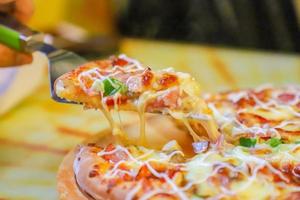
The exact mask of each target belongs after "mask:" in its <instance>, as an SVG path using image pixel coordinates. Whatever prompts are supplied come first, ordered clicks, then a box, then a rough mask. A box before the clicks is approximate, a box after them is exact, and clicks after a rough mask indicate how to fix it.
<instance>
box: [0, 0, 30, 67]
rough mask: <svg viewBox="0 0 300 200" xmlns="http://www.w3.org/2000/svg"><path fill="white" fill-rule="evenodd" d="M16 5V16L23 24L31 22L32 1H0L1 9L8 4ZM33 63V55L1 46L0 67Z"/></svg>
mask: <svg viewBox="0 0 300 200" xmlns="http://www.w3.org/2000/svg"><path fill="white" fill-rule="evenodd" d="M12 2H13V3H15V9H14V13H11V14H12V15H14V16H15V17H16V18H17V19H18V20H20V21H21V22H22V23H25V22H26V21H28V20H29V18H30V17H31V15H32V13H33V2H32V0H0V7H1V6H4V5H5V4H7V3H12ZM31 62H32V55H29V54H25V53H18V52H16V51H13V50H11V49H9V48H8V47H6V46H3V45H1V44H0V67H5V66H6V67H7V66H17V65H24V64H28V63H31Z"/></svg>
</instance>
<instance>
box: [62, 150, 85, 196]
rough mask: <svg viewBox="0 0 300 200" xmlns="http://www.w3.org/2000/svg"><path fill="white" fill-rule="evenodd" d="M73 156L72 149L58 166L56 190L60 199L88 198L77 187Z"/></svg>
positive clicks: (73, 151)
mask: <svg viewBox="0 0 300 200" xmlns="http://www.w3.org/2000/svg"><path fill="white" fill-rule="evenodd" d="M74 158H75V150H72V151H70V152H69V153H68V154H67V155H66V156H65V158H64V160H63V161H62V163H61V164H60V166H59V169H58V173H57V190H58V193H59V199H60V200H70V199H72V200H88V198H86V197H85V196H84V195H83V194H82V192H81V191H80V190H79V189H78V187H77V184H76V181H75V177H74V171H73V162H74Z"/></svg>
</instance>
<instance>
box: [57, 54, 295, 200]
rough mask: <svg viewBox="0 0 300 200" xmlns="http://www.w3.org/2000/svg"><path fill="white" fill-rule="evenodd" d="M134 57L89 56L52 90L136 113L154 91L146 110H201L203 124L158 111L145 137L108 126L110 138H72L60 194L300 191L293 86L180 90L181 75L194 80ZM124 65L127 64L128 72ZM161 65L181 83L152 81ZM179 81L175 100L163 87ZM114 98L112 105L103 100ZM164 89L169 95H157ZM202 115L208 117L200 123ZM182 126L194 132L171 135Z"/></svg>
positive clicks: (283, 194)
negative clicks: (133, 138) (110, 83)
mask: <svg viewBox="0 0 300 200" xmlns="http://www.w3.org/2000/svg"><path fill="white" fill-rule="evenodd" d="M120 60H121V61H120ZM114 62H116V63H118V62H119V64H113V63H114ZM136 62H137V61H134V60H132V59H130V58H127V57H125V56H119V57H112V58H110V59H108V60H104V61H97V62H94V63H89V64H87V65H84V66H81V67H79V68H78V69H76V70H74V71H72V72H70V73H68V74H66V75H64V76H63V77H61V78H60V79H58V80H57V82H56V83H57V84H56V86H57V87H56V91H57V93H58V94H59V96H60V97H62V98H65V99H68V100H70V101H76V102H80V103H83V104H84V105H85V106H86V107H88V108H97V109H101V110H102V111H103V109H107V111H108V113H109V112H110V111H111V110H113V109H114V107H116V105H117V107H118V108H120V109H124V110H132V111H137V112H139V106H140V104H139V103H140V102H139V100H140V99H143V100H144V95H145V93H146V94H147V93H151V98H150V99H147V98H146V99H147V100H146V101H144V102H143V103H142V104H143V107H144V110H143V112H142V113H143V114H144V112H150V113H160V114H166V113H167V114H168V115H170V116H171V117H174V118H175V119H181V120H184V118H182V116H184V117H186V116H187V115H188V114H193V115H197V116H201V120H200V121H201V123H200V122H198V124H197V125H199V124H200V125H201V126H202V128H203V129H202V130H204V132H201V131H200V132H197V134H200V135H198V136H199V138H196V137H193V135H192V134H191V132H193V130H190V129H189V128H192V129H193V128H195V127H194V125H195V124H192V123H191V122H190V124H191V126H190V127H189V128H188V126H187V128H186V129H182V126H179V125H178V124H177V123H178V122H177V121H175V122H174V121H172V120H170V119H169V118H163V119H162V118H159V117H160V116H159V115H155V116H154V118H158V119H157V120H153V121H152V123H155V124H151V127H153V128H154V127H155V129H153V130H152V131H150V133H149V131H147V134H148V135H147V139H148V145H144V144H143V143H140V142H136V143H128V142H126V141H124V140H121V141H120V140H118V139H116V138H117V137H116V135H114V134H111V132H113V131H111V132H110V131H109V133H108V137H109V138H110V139H108V140H107V139H103V138H97V139H94V140H93V141H92V142H89V143H84V144H81V145H78V146H77V147H76V148H75V149H74V150H73V151H72V152H70V153H69V154H68V156H66V158H65V160H64V161H63V163H62V164H61V166H60V169H59V173H58V191H59V194H60V199H74V200H77V199H96V200H99V199H100V200H102V199H116V200H119V199H120V200H123V199H126V200H127V199H128V200H129V199H142V200H146V199H150V200H153V199H154V200H155V199H167V200H173V199H174V200H177V199H184V200H185V199H193V200H202V199H230V200H231V199H233V200H239V199H242V200H244V199H246V200H248V199H249V200H252V199H258V200H260V199H261V200H265V199H283V200H296V199H300V86H297V85H288V86H282V87H274V86H272V85H263V86H260V87H256V88H253V89H239V90H232V91H226V92H219V93H202V94H200V91H198V89H197V91H195V90H193V92H186V91H187V90H189V89H183V88H185V86H184V84H183V82H185V81H187V82H191V84H190V85H189V84H188V86H187V88H189V86H191V87H196V88H199V86H197V83H196V82H195V80H194V79H193V78H192V77H191V76H189V75H186V74H184V73H180V72H175V71H173V70H162V71H156V72H155V71H152V70H150V69H149V68H139V67H140V66H141V64H140V63H136ZM104 63H106V64H104ZM120 63H122V64H123V65H122V64H120ZM125 63H126V64H125ZM132 63H134V64H132ZM120 65H122V66H120ZM130 66H132V68H134V70H133V72H132V73H133V74H131V71H130V69H132V68H131V67H130ZM133 66H134V67H133ZM136 67H137V68H139V69H137V68H136ZM119 68H120V69H122V70H120V69H119ZM95 69H99V72H97V73H100V72H101V73H100V75H101V76H98V75H97V76H96V75H91V74H89V75H88V77H89V76H90V77H89V78H90V79H88V80H91V82H90V83H89V84H87V83H88V82H89V81H87V80H85V78H86V77H85V76H83V77H85V78H82V76H81V75H80V74H82V73H83V74H84V73H85V72H87V71H88V70H92V71H95ZM101 70H102V71H101ZM115 70H116V71H115ZM118 70H120V71H121V72H119V71H118ZM146 71H148V72H149V71H150V72H151V73H152V74H153V75H152V78H151V81H150V82H151V84H150V85H148V86H144V85H143V84H140V83H139V84H137V85H138V87H139V88H140V87H141V88H140V90H139V92H133V91H132V90H131V86H130V84H129V82H130V79H131V78H130V77H134V78H133V79H135V78H136V77H138V78H137V79H139V80H143V74H144V73H146ZM88 73H90V72H88ZM92 74H93V73H92ZM166 74H168V75H170V74H172V75H174V76H175V77H177V81H178V82H177V83H176V84H175V83H174V85H170V86H168V87H166V88H164V89H157V90H156V87H157V84H159V83H160V81H157V80H160V77H162V76H166ZM102 76H104V77H102ZM123 76H124V77H126V78H124V79H123V78H122V77H123ZM80 77H81V78H80ZM91 77H93V78H95V79H93V78H91ZM99 77H100V78H99ZM101 77H102V78H101ZM141 77H142V78H141ZM107 78H111V79H112V80H114V82H117V83H118V82H119V81H120V82H121V83H120V87H119V88H118V87H115V86H114V88H118V89H115V90H117V91H115V92H112V93H110V94H107V90H106V89H105V88H106V87H107V86H105V84H106V83H101V84H104V86H103V85H102V86H101V87H100V89H99V90H97V89H95V87H96V86H93V85H95V84H97V83H95V82H97V81H99V80H100V81H102V82H103V81H105V80H107ZM83 80H85V81H83ZM128 80H129V81H128ZM81 81H83V82H81ZM86 84H87V85H86ZM101 84H100V85H101ZM159 87H160V86H159ZM96 88H97V87H96ZM174 88H176V89H174ZM176 90H177V92H179V93H178V94H177V95H176V98H175V99H176V100H174V99H173V100H174V102H176V103H175V104H172V106H171V104H169V103H170V102H169V101H168V100H167V96H168V95H167V96H163V97H161V96H160V95H161V94H168V93H169V92H171V91H172V92H173V91H176ZM180 91H181V92H182V91H183V92H182V93H181V92H180ZM172 92H171V93H172ZM152 95H153V96H152ZM197 95H198V97H197ZM111 98H113V99H114V100H113V102H114V103H113V104H110V103H108V102H109V100H108V99H111ZM161 98H163V99H164V101H166V100H167V102H168V103H163V104H157V102H159V101H160V100H161ZM118 99H123V100H122V101H121V100H118ZM124 99H126V100H124ZM171 99H172V98H171ZM193 101H194V102H197V103H198V102H201V105H200V107H198V106H197V105H196V106H195V105H193V104H190V102H193ZM153 102H156V103H153ZM186 102H189V103H187V104H185V103H186ZM103 107H106V108H103ZM174 113H175V114H174ZM178 113H179V114H178ZM177 115H179V116H180V117H177ZM168 120H169V121H168ZM141 121H142V120H141ZM145 121H149V117H148V118H147V117H146V120H145ZM159 121H164V122H165V123H158V122H159ZM171 121H172V122H173V123H174V124H175V125H172V124H170V123H169V122H171ZM203 121H204V123H203ZM208 122H209V123H211V124H213V125H212V126H207V123H208ZM141 123H143V122H141ZM207 127H210V128H207ZM211 127H214V128H211ZM137 128H138V126H137V124H132V125H131V127H129V128H128V129H127V130H126V131H124V134H126V135H130V134H129V133H128V130H134V129H137ZM175 129H180V131H179V130H175ZM184 131H186V132H188V133H190V134H191V136H192V137H191V136H189V137H190V138H191V139H190V140H187V139H186V138H185V137H177V138H174V135H177V136H182V135H183V132H184ZM211 131H216V133H214V132H213V133H212V132H211ZM169 132H171V133H174V134H170V133H169ZM167 134H169V136H170V135H171V136H170V138H169V139H168V140H167V141H166V144H165V145H160V146H159V147H158V146H157V144H158V141H159V140H162V137H161V136H162V135H167ZM214 134H215V135H214ZM212 135H214V136H216V137H214V136H212ZM111 138H113V139H111ZM154 138H155V140H154ZM154 145H156V146H155V148H154ZM188 149H192V150H193V151H192V152H189V151H188Z"/></svg>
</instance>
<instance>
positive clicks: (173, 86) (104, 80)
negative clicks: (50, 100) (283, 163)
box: [54, 55, 219, 144]
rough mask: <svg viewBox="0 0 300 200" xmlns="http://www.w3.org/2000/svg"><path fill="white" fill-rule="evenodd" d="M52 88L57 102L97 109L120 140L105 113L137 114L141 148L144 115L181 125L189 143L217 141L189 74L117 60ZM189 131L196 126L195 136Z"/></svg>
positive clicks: (95, 65)
mask: <svg viewBox="0 0 300 200" xmlns="http://www.w3.org/2000/svg"><path fill="white" fill-rule="evenodd" d="M54 88H55V92H56V94H57V96H58V97H60V98H63V99H66V100H68V101H72V102H77V103H81V104H83V105H84V106H85V107H86V108H95V109H100V110H102V112H103V113H104V115H105V116H106V118H107V119H108V121H109V122H110V125H111V127H112V128H113V133H114V134H115V135H119V136H121V138H123V139H124V140H126V138H125V137H126V135H125V134H124V133H122V131H121V130H120V128H119V127H118V126H117V124H116V123H115V122H114V120H113V119H112V117H111V114H110V111H111V110H116V111H119V110H129V111H137V112H138V113H139V116H140V121H141V135H140V137H141V139H140V143H141V144H145V143H146V138H145V133H144V132H145V125H144V124H145V119H144V116H145V115H144V113H145V112H147V113H162V114H169V115H171V116H172V117H174V118H176V119H178V120H180V121H182V123H183V124H184V125H185V126H187V128H188V129H189V131H190V133H191V135H192V136H193V138H194V140H195V141H199V140H202V138H204V137H208V138H209V139H210V140H211V141H216V140H217V139H218V137H219V132H218V130H217V127H216V123H215V121H214V119H213V118H212V113H211V111H210V109H208V107H207V105H206V103H205V102H204V100H203V99H202V98H200V87H199V85H198V83H197V82H196V81H195V79H194V78H193V77H192V76H191V75H189V74H187V73H183V72H176V71H174V70H173V69H171V68H168V69H164V70H160V71H153V70H151V68H150V67H144V66H143V65H142V64H141V63H139V62H138V61H137V60H134V59H131V58H128V57H127V56H125V55H120V56H118V57H110V58H109V59H106V60H99V61H93V62H90V63H87V64H85V65H82V66H80V67H78V68H77V69H75V70H73V71H71V72H68V73H66V74H64V75H63V76H61V77H59V78H58V79H57V80H56V82H55V87H54ZM191 126H194V127H195V126H201V128H202V129H200V131H198V132H200V134H199V133H196V131H195V128H194V129H193V127H191ZM198 130H199V128H198ZM203 132H205V133H203ZM199 135H201V137H200V136H199Z"/></svg>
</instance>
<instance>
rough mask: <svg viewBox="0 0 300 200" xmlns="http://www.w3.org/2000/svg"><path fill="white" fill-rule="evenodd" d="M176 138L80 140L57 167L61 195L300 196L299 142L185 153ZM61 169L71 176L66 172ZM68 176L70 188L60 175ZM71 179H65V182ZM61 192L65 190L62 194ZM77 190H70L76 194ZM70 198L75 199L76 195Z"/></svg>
mask: <svg viewBox="0 0 300 200" xmlns="http://www.w3.org/2000/svg"><path fill="white" fill-rule="evenodd" d="M181 149H182V148H181V147H180V146H178V144H177V143H176V141H170V142H169V143H167V144H166V145H165V146H164V147H163V148H162V149H161V150H160V151H157V150H153V149H148V148H145V147H142V146H136V145H129V146H122V145H116V144H108V145H107V146H100V145H97V144H96V143H89V144H86V145H80V146H78V147H77V149H76V151H75V152H74V153H73V154H72V155H73V156H74V157H72V159H71V162H69V163H68V165H66V163H65V164H64V165H63V166H64V167H66V166H68V167H67V168H65V169H63V170H62V169H61V170H60V174H59V176H58V177H59V180H60V184H61V185H59V186H60V188H59V190H60V191H61V194H64V195H65V197H66V198H64V196H61V199H70V198H69V197H71V195H74V193H75V192H78V193H79V194H80V195H82V196H80V198H78V199H151V200H152V199H168V200H169V199H170V200H173V199H299V197H300V162H299V156H300V145H299V144H298V145H293V144H281V145H280V146H279V147H277V148H273V147H271V146H262V147H259V148H248V147H243V146H234V147H232V148H228V149H226V150H225V149H223V150H219V149H217V148H216V147H212V148H210V149H209V150H208V151H206V152H203V153H199V154H196V155H195V156H193V157H192V158H191V157H187V156H186V155H185V154H184V153H183V152H182V151H181ZM65 171H67V172H68V173H70V172H71V174H70V175H67V176H66V173H65ZM70 178H72V179H73V180H72V184H73V187H74V186H75V188H76V189H74V190H70V189H69V188H70V183H68V182H67V183H68V184H66V181H65V182H63V181H62V180H63V179H70ZM69 182H70V181H69ZM66 192H69V193H67V194H66ZM78 196H79V195H77V194H75V197H78ZM75 197H74V198H73V197H72V199H75V200H76V198H75Z"/></svg>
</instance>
